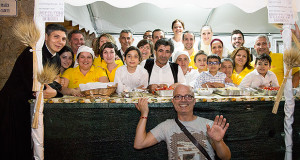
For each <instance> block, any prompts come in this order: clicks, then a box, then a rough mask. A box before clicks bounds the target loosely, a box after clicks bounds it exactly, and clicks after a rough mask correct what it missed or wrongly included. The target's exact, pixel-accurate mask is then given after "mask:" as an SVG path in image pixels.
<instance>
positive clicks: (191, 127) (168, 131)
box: [150, 117, 215, 160]
mask: <svg viewBox="0 0 300 160" xmlns="http://www.w3.org/2000/svg"><path fill="white" fill-rule="evenodd" d="M180 122H181V123H182V124H183V125H184V126H185V127H186V129H187V130H188V131H189V132H190V133H191V134H192V135H193V136H194V137H195V138H196V140H197V141H198V142H199V144H200V145H201V146H202V147H203V148H204V149H205V150H206V151H207V153H208V154H209V156H210V157H211V158H212V159H213V158H214V156H215V154H214V150H213V148H212V146H211V144H210V143H209V141H208V139H209V137H208V135H207V134H206V130H207V129H206V124H209V125H210V126H212V124H213V121H211V120H209V119H205V118H202V117H197V119H195V120H193V121H187V122H182V121H180ZM150 132H151V133H152V134H153V135H154V137H155V138H156V140H157V141H158V142H160V141H165V142H166V143H167V147H168V157H169V160H173V159H176V160H186V159H193V160H196V159H197V160H199V159H201V160H203V159H206V158H205V156H204V155H203V154H202V153H201V151H199V149H198V148H197V147H196V146H195V145H194V144H193V143H192V142H191V141H190V140H189V139H188V137H187V136H186V135H185V134H184V133H183V131H181V129H180V128H179V126H178V125H177V123H176V122H175V120H174V119H168V120H166V121H164V122H162V123H160V124H159V125H157V126H156V127H155V128H153V129H152V130H151V131H150Z"/></svg>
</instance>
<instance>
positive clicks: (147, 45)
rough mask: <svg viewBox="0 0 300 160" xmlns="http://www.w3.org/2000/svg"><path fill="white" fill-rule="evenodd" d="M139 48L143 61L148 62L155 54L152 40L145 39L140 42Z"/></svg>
mask: <svg viewBox="0 0 300 160" xmlns="http://www.w3.org/2000/svg"><path fill="white" fill-rule="evenodd" d="M137 47H138V48H139V50H140V51H141V53H142V61H146V60H147V59H149V58H150V57H152V56H153V54H154V48H153V43H152V42H151V41H150V40H147V39H143V40H141V41H139V43H138V44H137Z"/></svg>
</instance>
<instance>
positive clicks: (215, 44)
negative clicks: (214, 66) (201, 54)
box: [209, 38, 228, 58]
mask: <svg viewBox="0 0 300 160" xmlns="http://www.w3.org/2000/svg"><path fill="white" fill-rule="evenodd" d="M209 48H210V52H209V54H216V55H218V56H219V57H220V58H227V57H228V50H227V49H226V48H225V47H224V45H223V42H222V40H220V39H217V38H215V39H213V40H212V41H211V42H210V46H209Z"/></svg>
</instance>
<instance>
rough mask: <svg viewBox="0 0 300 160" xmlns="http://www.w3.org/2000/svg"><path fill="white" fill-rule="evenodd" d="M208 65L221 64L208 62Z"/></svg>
mask: <svg viewBox="0 0 300 160" xmlns="http://www.w3.org/2000/svg"><path fill="white" fill-rule="evenodd" d="M207 64H208V65H219V64H220V62H207Z"/></svg>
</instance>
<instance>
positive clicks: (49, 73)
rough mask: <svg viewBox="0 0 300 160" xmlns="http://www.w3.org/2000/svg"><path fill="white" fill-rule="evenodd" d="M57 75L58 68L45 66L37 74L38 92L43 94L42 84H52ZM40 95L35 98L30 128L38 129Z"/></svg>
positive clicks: (50, 65)
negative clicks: (35, 102) (39, 85)
mask: <svg viewBox="0 0 300 160" xmlns="http://www.w3.org/2000/svg"><path fill="white" fill-rule="evenodd" d="M57 74H58V68H57V67H56V65H54V64H46V65H45V66H44V68H43V71H42V72H41V73H38V75H37V79H38V81H39V82H40V83H41V87H40V92H43V88H44V84H48V83H52V82H53V81H54V80H55V78H56V76H57ZM41 95H42V94H41V93H40V94H39V95H38V98H37V105H36V109H35V113H34V118H33V122H32V128H35V129H36V128H38V118H39V114H38V113H39V110H40V105H41V102H42V96H41Z"/></svg>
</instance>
